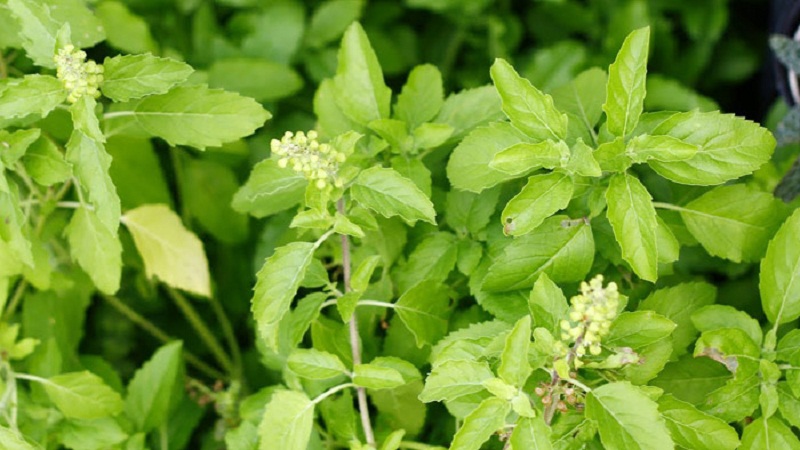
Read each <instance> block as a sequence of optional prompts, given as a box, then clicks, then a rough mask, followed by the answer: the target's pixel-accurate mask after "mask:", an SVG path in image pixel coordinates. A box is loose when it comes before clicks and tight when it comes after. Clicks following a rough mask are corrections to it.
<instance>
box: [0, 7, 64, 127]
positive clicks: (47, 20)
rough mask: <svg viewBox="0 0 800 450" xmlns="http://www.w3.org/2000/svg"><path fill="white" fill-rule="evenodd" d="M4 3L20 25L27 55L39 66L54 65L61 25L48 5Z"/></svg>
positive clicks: (51, 66) (49, 66)
mask: <svg viewBox="0 0 800 450" xmlns="http://www.w3.org/2000/svg"><path fill="white" fill-rule="evenodd" d="M6 5H7V7H8V9H9V10H10V11H11V14H13V15H14V16H15V17H16V19H17V22H18V23H19V25H20V31H21V34H22V47H23V48H24V49H25V53H26V54H27V55H28V57H29V58H31V59H32V60H33V62H34V63H36V64H37V65H39V66H42V67H47V68H53V67H55V62H53V55H55V52H56V36H57V34H58V31H59V29H60V28H61V25H60V24H59V23H58V22H57V21H56V20H55V19H54V18H53V16H52V15H51V9H50V7H48V5H47V4H46V2H42V1H39V0H7V1H6ZM65 97H66V95H65ZM0 116H5V114H3V113H0Z"/></svg>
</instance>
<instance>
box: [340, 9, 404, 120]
mask: <svg viewBox="0 0 800 450" xmlns="http://www.w3.org/2000/svg"><path fill="white" fill-rule="evenodd" d="M334 85H335V90H336V103H337V104H338V105H339V107H340V108H341V109H342V112H343V113H344V114H345V115H346V116H347V117H349V118H350V119H351V120H353V121H355V122H356V123H359V124H361V125H366V124H368V123H370V122H372V121H373V120H376V119H385V118H388V117H389V107H390V102H391V97H392V91H391V89H389V88H388V87H387V86H386V84H385V83H384V81H383V72H382V70H381V66H380V64H379V63H378V58H377V56H376V55H375V52H374V51H373V50H372V47H371V46H370V43H369V39H368V38H367V34H366V33H365V32H364V29H363V28H362V27H361V25H360V24H359V23H358V22H353V23H352V24H351V25H350V26H349V27H348V28H347V31H345V33H344V37H343V38H342V46H341V48H340V49H339V66H338V68H337V69H336V77H335V78H334Z"/></svg>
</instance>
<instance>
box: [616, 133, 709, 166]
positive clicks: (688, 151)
mask: <svg viewBox="0 0 800 450" xmlns="http://www.w3.org/2000/svg"><path fill="white" fill-rule="evenodd" d="M698 149H699V147H698V146H697V145H694V144H689V143H687V142H684V141H681V140H680V139H676V138H674V137H672V136H651V135H649V134H641V135H639V136H636V137H635V138H633V139H631V140H630V142H628V145H627V147H626V148H625V152H626V154H627V155H628V156H630V157H631V159H633V162H636V163H643V162H647V161H649V160H656V161H665V162H670V161H683V160H686V159H689V158H691V157H692V156H694V155H695V154H697V151H698Z"/></svg>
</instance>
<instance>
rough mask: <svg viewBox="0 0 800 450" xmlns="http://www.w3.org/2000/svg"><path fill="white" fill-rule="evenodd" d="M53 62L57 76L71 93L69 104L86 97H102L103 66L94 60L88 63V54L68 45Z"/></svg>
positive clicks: (60, 50)
mask: <svg viewBox="0 0 800 450" xmlns="http://www.w3.org/2000/svg"><path fill="white" fill-rule="evenodd" d="M53 60H54V61H55V63H56V76H57V77H58V79H59V80H61V82H62V83H64V88H66V90H67V91H69V94H68V95H67V101H68V102H70V103H75V102H77V101H78V99H80V98H81V97H83V96H84V95H90V96H92V97H94V98H97V97H99V96H100V84H101V83H102V82H103V66H102V65H100V64H97V63H95V62H94V61H92V60H89V61H86V52H84V51H83V50H80V49H76V48H75V46H73V45H71V44H68V45H65V46H64V47H63V48H61V49H59V50H58V53H56V55H55V56H54V57H53Z"/></svg>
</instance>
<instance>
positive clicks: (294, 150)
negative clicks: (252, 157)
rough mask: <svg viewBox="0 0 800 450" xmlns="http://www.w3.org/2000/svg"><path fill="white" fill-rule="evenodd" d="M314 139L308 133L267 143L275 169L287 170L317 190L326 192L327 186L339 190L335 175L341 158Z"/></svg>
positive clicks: (339, 181) (288, 134)
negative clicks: (282, 168)
mask: <svg viewBox="0 0 800 450" xmlns="http://www.w3.org/2000/svg"><path fill="white" fill-rule="evenodd" d="M317 138H318V135H317V132H316V131H314V130H311V131H309V132H308V133H304V132H302V131H298V132H297V133H292V132H291V131H287V132H286V133H285V134H284V135H283V137H282V138H281V139H280V140H278V139H272V140H271V141H270V149H271V150H272V153H273V154H274V155H275V156H278V157H279V159H278V166H280V167H287V166H291V168H292V170H294V171H295V172H299V173H302V174H303V176H305V177H306V178H307V179H308V180H310V181H314V185H315V186H316V187H317V188H318V189H326V188H328V186H331V185H333V186H336V187H342V186H343V183H342V182H341V180H339V179H338V178H337V173H338V171H339V164H341V163H343V162H345V159H346V156H345V154H344V153H340V152H337V151H335V150H334V149H332V148H331V146H330V145H329V144H321V143H320V142H319V141H318V140H317Z"/></svg>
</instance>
